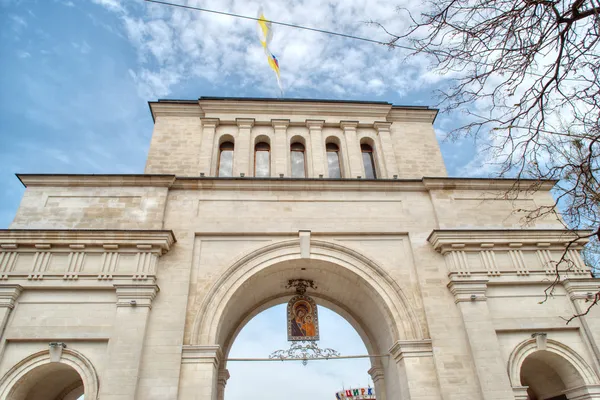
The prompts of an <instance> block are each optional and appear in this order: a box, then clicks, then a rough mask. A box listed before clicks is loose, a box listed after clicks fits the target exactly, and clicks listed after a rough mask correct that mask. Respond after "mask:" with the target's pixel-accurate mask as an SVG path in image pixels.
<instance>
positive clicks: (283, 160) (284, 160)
mask: <svg viewBox="0 0 600 400" xmlns="http://www.w3.org/2000/svg"><path fill="white" fill-rule="evenodd" d="M271 125H273V131H274V135H275V139H274V141H275V145H274V146H273V158H274V159H275V168H273V169H271V176H274V177H279V176H281V175H283V176H286V172H287V167H288V164H289V162H290V161H289V153H290V144H289V143H288V140H287V128H288V126H289V125H290V120H289V119H272V120H271Z"/></svg>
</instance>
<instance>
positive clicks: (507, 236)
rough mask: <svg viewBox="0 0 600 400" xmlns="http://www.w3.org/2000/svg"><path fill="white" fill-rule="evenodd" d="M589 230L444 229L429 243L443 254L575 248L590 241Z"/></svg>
mask: <svg viewBox="0 0 600 400" xmlns="http://www.w3.org/2000/svg"><path fill="white" fill-rule="evenodd" d="M591 233H592V231H590V230H568V229H502V230H498V229H462V230H461V229H458V230H451V229H443V230H438V229H436V230H434V231H432V232H431V234H430V235H429V237H428V238H427V241H429V243H431V245H432V246H433V248H434V249H435V250H436V251H438V252H441V253H444V252H446V251H448V250H464V249H465V248H466V247H469V248H471V249H473V247H477V248H478V249H483V250H491V249H493V248H496V247H497V246H498V247H515V248H521V246H535V247H539V248H541V249H548V248H550V247H557V246H560V247H561V248H563V249H564V248H565V246H566V245H567V244H569V243H571V242H573V241H574V243H573V245H572V246H573V249H574V248H579V247H580V246H583V245H584V244H585V243H587V242H588V238H587V237H586V236H588V235H589V234H591Z"/></svg>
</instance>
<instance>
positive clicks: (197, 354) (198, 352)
mask: <svg viewBox="0 0 600 400" xmlns="http://www.w3.org/2000/svg"><path fill="white" fill-rule="evenodd" d="M222 359H223V352H222V351H221V346H219V345H185V346H183V347H182V349H181V363H182V364H211V363H212V364H213V365H214V366H215V368H218V367H219V364H221V361H222ZM222 371H227V370H226V369H224V370H222ZM227 374H229V371H227ZM219 378H221V371H219Z"/></svg>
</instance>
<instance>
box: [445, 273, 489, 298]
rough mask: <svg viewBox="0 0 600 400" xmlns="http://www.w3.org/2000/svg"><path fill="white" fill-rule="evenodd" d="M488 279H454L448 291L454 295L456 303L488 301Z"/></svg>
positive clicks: (449, 284)
mask: <svg viewBox="0 0 600 400" xmlns="http://www.w3.org/2000/svg"><path fill="white" fill-rule="evenodd" d="M488 282H489V281H488V280H487V279H464V278H454V279H452V280H451V281H450V282H449V283H448V285H447V286H448V289H450V292H451V293H452V294H453V295H454V302H455V303H457V304H458V303H461V302H472V301H486V300H487V297H486V292H487V286H488Z"/></svg>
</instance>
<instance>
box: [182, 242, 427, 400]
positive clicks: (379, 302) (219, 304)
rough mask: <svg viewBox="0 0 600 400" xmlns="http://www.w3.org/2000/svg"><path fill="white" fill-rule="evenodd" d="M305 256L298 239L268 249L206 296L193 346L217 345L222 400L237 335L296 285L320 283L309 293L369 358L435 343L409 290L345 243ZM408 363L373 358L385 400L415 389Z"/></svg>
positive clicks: (322, 245)
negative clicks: (343, 323)
mask: <svg viewBox="0 0 600 400" xmlns="http://www.w3.org/2000/svg"><path fill="white" fill-rule="evenodd" d="M306 253H307V252H306V251H301V248H300V245H299V241H298V240H291V241H285V242H279V243H275V244H272V245H269V246H266V247H264V248H261V249H259V250H257V251H255V252H253V253H251V254H249V255H247V256H245V257H243V258H241V259H240V260H238V261H237V262H236V263H235V264H234V265H233V266H231V267H230V268H229V269H228V270H227V271H226V272H225V273H224V274H222V275H221V277H220V278H219V279H218V280H217V281H216V283H215V284H214V285H213V286H212V288H211V290H210V291H209V294H208V295H207V296H205V300H204V301H203V303H202V304H201V306H200V307H199V308H198V312H197V314H196V315H197V318H196V321H195V323H194V331H193V335H192V340H193V341H195V343H192V344H193V345H196V346H202V345H204V346H211V345H212V346H214V348H215V349H217V350H216V351H217V353H218V354H219V356H218V358H220V359H221V360H222V361H223V362H218V364H219V367H218V368H219V372H218V375H217V376H214V377H213V378H212V381H213V384H212V385H213V389H212V392H213V393H214V392H217V393H218V394H217V395H216V396H215V397H214V398H215V399H219V400H222V399H223V392H224V384H225V382H226V380H227V377H228V376H229V374H228V373H227V371H226V370H225V364H226V363H225V362H224V361H225V360H226V359H227V357H228V355H229V351H230V349H231V345H232V343H233V341H234V340H235V338H236V336H237V334H238V333H239V331H240V330H241V329H242V327H243V326H244V325H245V324H246V323H247V322H248V321H249V320H250V319H252V318H253V317H254V316H255V315H257V314H258V313H259V312H261V311H263V310H265V309H267V308H269V307H271V306H273V305H276V304H280V303H283V302H287V301H288V300H289V299H290V298H291V297H292V295H293V294H294V292H293V291H290V289H286V283H287V282H288V280H290V279H310V280H313V281H314V282H315V283H316V284H317V289H315V290H309V291H308V292H307V294H309V295H310V296H312V297H313V298H314V299H315V300H316V301H317V304H321V305H323V306H325V307H327V308H329V309H331V310H333V311H335V312H336V313H338V314H339V315H341V316H343V317H344V318H345V319H346V320H347V321H348V322H349V323H350V324H351V325H352V326H353V327H354V329H355V330H356V331H357V332H358V334H359V335H360V336H361V338H362V339H363V342H364V343H365V346H366V348H367V350H368V352H369V354H370V355H382V354H389V353H390V349H399V348H402V346H400V345H399V343H400V342H402V343H407V342H408V343H409V346H415V344H419V345H420V344H422V342H423V341H424V340H426V338H427V337H428V334H427V332H426V331H425V329H424V328H423V326H424V324H422V323H421V321H420V319H419V318H418V317H417V312H416V311H415V309H416V304H417V302H418V299H417V298H416V296H414V295H413V294H412V293H407V291H406V290H403V288H401V287H400V285H399V284H398V283H397V282H396V281H394V280H393V279H392V278H391V277H390V276H389V275H388V274H387V272H386V271H385V270H384V269H382V268H381V267H379V266H378V265H377V264H376V263H374V262H373V261H372V260H370V259H368V258H366V257H364V256H362V255H361V254H359V253H357V252H355V251H353V250H351V249H348V248H346V247H343V246H340V245H339V244H336V243H330V242H324V241H318V240H311V241H310V249H309V254H306ZM429 343H430V342H429ZM192 347H193V346H192ZM397 351H399V350H397ZM402 358H403V357H402V356H400V357H395V356H390V357H386V358H372V360H371V365H372V368H371V376H372V377H373V382H374V384H375V387H376V391H377V392H378V398H380V399H382V400H385V399H386V398H403V397H402V396H398V394H401V393H403V392H406V391H408V390H409V389H408V388H409V384H408V380H409V379H408V375H409V372H410V371H407V370H406V368H403V367H399V366H398V365H399V364H398V363H399V362H403V361H402ZM420 367H423V368H429V370H428V371H427V373H428V374H431V373H433V374H434V375H435V372H434V371H431V370H433V368H434V367H433V362H432V361H431V362H430V363H428V362H422V363H421V364H420V366H419V368H420ZM184 375H185V373H184ZM432 390H435V388H434V389H432ZM388 393H393V394H392V395H390V394H388ZM390 396H391V397H390ZM406 398H409V396H408V394H407V395H406ZM432 398H433V397H432Z"/></svg>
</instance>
